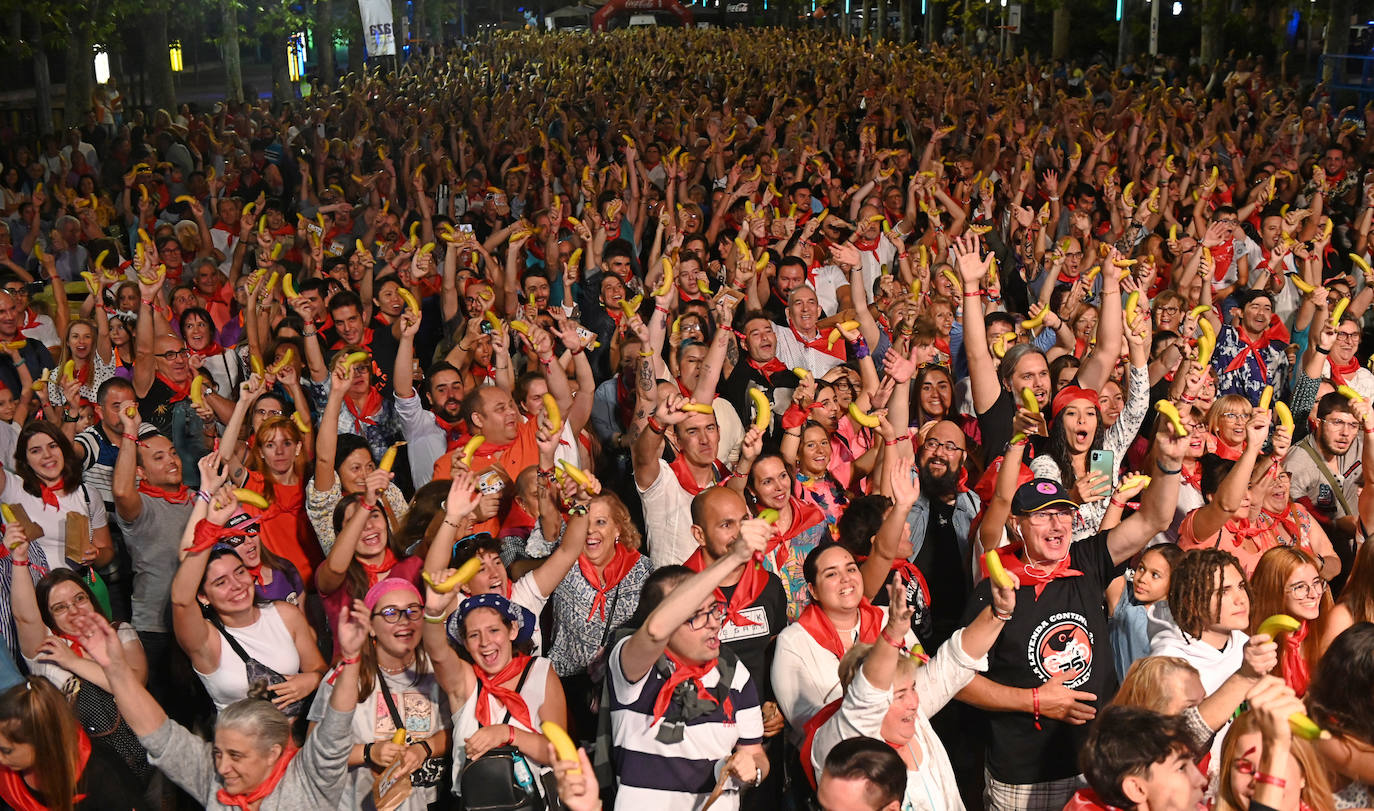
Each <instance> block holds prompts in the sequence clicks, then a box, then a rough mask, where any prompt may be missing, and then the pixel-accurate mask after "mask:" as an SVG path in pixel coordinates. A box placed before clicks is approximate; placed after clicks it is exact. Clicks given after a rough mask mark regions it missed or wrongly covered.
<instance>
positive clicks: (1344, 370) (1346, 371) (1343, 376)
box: [1326, 357, 1360, 386]
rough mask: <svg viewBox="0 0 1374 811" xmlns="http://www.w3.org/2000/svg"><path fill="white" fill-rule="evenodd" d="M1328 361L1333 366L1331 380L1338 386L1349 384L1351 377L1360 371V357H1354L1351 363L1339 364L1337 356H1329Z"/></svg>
mask: <svg viewBox="0 0 1374 811" xmlns="http://www.w3.org/2000/svg"><path fill="white" fill-rule="evenodd" d="M1326 363H1327V365H1328V366H1330V367H1331V381H1332V382H1333V383H1335V384H1336V385H1337V386H1346V385H1349V384H1350V378H1352V377H1354V376H1355V373H1356V372H1358V371H1360V360H1359V358H1353V357H1352V358H1351V359H1350V362H1349V363H1343V364H1340V365H1337V364H1336V360H1335V358H1330V357H1328V358H1327V359H1326Z"/></svg>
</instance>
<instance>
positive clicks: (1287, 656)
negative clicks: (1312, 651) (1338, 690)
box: [1278, 620, 1312, 698]
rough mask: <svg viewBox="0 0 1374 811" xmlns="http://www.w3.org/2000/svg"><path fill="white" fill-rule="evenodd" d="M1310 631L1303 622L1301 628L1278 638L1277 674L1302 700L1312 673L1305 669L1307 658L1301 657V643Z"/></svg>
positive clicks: (1309, 627)
mask: <svg viewBox="0 0 1374 811" xmlns="http://www.w3.org/2000/svg"><path fill="white" fill-rule="evenodd" d="M1310 630H1311V626H1310V625H1308V623H1307V620H1303V622H1302V627H1300V628H1298V630H1296V631H1293V632H1292V633H1289V634H1282V635H1281V636H1280V637H1279V640H1278V641H1279V672H1281V673H1283V680H1284V681H1285V682H1287V684H1288V686H1289V687H1292V688H1293V692H1295V693H1297V694H1298V698H1302V697H1303V696H1304V695H1306V694H1307V684H1308V682H1310V681H1311V680H1312V673H1311V671H1310V670H1308V667H1307V658H1306V657H1305V656H1303V655H1302V643H1303V640H1305V639H1307V632H1308V631H1310Z"/></svg>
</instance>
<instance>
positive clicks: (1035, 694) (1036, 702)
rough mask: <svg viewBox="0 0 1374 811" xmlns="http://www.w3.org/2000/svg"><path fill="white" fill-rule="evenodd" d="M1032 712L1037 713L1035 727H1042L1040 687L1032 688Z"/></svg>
mask: <svg viewBox="0 0 1374 811" xmlns="http://www.w3.org/2000/svg"><path fill="white" fill-rule="evenodd" d="M1031 712H1032V713H1033V714H1034V715H1035V728H1036V729H1040V688H1039V687H1032V688H1031Z"/></svg>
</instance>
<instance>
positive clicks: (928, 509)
mask: <svg viewBox="0 0 1374 811" xmlns="http://www.w3.org/2000/svg"><path fill="white" fill-rule="evenodd" d="M922 437H924V439H922ZM966 442H967V439H966V437H965V436H964V432H963V431H961V430H960V429H959V426H958V425H955V424H954V423H952V422H950V421H949V420H940V421H939V422H936V423H932V424H931V425H930V427H929V428H928V429H927V430H925V431H923V432H922V433H921V435H920V436H918V437H917V449H916V471H917V476H918V477H919V480H920V483H921V495H920V497H918V498H917V499H916V504H915V506H913V507H912V508H911V512H910V513H909V514H908V515H907V525H908V526H909V527H910V528H911V546H912V553H911V558H910V560H911V562H912V563H915V564H916V568H918V569H920V570H921V574H922V575H923V576H924V577H925V580H926V583H928V584H929V586H930V607H931V616H932V619H933V622H934V624H933V627H932V629H931V632H930V634H929V639H928V640H923V641H928V642H929V645H928V650H935V649H936V648H937V647H939V646H940V645H941V644H943V643H944V641H945V640H947V639H949V637H950V635H951V634H953V633H954V632H955V631H956V630H958V629H959V628H961V627H963V623H962V622H961V621H960V620H962V619H963V613H964V606H965V605H967V604H968V600H969V596H970V595H971V594H972V593H973V579H972V572H971V570H970V568H969V561H970V560H971V558H970V553H969V545H968V538H969V526H970V525H971V524H972V523H973V518H974V516H976V515H977V514H978V510H979V508H980V506H981V504H980V502H979V499H978V496H977V495H975V494H974V493H973V492H972V491H971V490H969V489H968V487H966V486H965V478H966V476H965V473H964V458H965V454H966V448H965V443H966Z"/></svg>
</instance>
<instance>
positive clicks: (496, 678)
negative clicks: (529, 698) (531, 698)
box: [472, 655, 534, 729]
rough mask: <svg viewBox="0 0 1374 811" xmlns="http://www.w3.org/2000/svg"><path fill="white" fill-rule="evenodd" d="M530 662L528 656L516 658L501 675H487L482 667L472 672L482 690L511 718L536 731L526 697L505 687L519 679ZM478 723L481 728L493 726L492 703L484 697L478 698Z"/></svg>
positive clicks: (475, 668)
mask: <svg viewBox="0 0 1374 811" xmlns="http://www.w3.org/2000/svg"><path fill="white" fill-rule="evenodd" d="M529 661H530V657H528V656H523V655H522V656H516V657H513V658H512V659H511V660H510V664H508V665H506V666H505V668H504V669H502V670H501V672H500V673H492V674H490V675H488V674H487V672H486V671H485V670H483V669H482V668H480V667H474V668H473V669H472V672H473V673H474V674H476V675H477V683H478V687H479V688H480V689H485V690H487V691H488V692H490V693H491V695H492V698H495V699H496V700H497V701H499V702H500V703H501V706H503V707H505V708H506V712H508V713H510V717H511V718H512V719H514V720H516V721H519V722H520V723H521V724H524V725H525V729H534V722H533V721H531V720H530V706H529V705H528V704H526V703H525V699H524V697H522V696H521V695H520V694H519V693H517V692H515V691H514V690H512V689H510V688H509V687H505V686H503V685H504V684H505V683H506V682H508V681H510V680H511V679H514V678H516V677H518V676H519V675H520V674H521V673H523V672H524V671H525V665H526V664H528V663H529ZM476 715H477V723H478V725H479V726H484V727H485V726H491V702H490V701H487V700H485V699H484V698H483V697H482V696H480V695H479V696H478V697H477V711H476Z"/></svg>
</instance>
